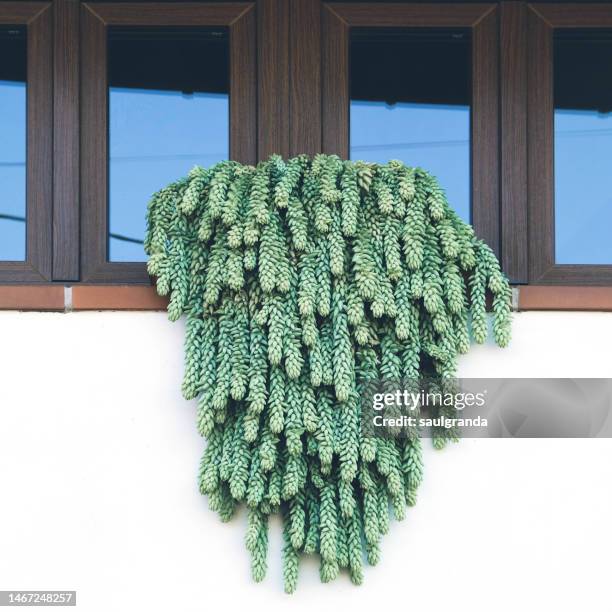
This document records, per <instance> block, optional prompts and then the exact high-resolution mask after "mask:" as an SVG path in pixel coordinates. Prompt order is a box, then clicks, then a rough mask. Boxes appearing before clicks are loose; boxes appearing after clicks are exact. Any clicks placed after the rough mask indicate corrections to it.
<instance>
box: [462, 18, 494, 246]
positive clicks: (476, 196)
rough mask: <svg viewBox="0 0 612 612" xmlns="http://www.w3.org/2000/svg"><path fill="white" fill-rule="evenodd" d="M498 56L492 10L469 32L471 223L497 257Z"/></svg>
mask: <svg viewBox="0 0 612 612" xmlns="http://www.w3.org/2000/svg"><path fill="white" fill-rule="evenodd" d="M456 8H459V7H456ZM498 54H499V43H498V10H497V9H495V10H490V11H488V12H487V13H486V14H484V16H483V17H482V18H481V19H480V20H478V21H477V22H476V25H474V27H473V29H472V223H473V225H474V230H475V231H476V233H477V234H478V236H479V237H480V238H482V239H483V240H484V241H485V242H486V243H487V244H488V245H489V246H490V247H491V249H493V251H494V252H495V254H496V255H498V256H499V252H500V229H499V219H500V215H499V122H498V117H499V115H498V113H499V89H498V82H499V81H498Z"/></svg>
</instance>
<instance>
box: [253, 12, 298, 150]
mask: <svg viewBox="0 0 612 612" xmlns="http://www.w3.org/2000/svg"><path fill="white" fill-rule="evenodd" d="M290 7H291V8H292V7H293V5H292V3H291V4H290V3H288V2H286V0H259V1H258V3H257V34H258V40H259V41H261V42H260V44H258V45H257V51H258V68H259V70H258V93H259V96H258V107H259V108H258V129H257V134H258V138H257V148H258V159H266V158H267V157H269V156H270V155H272V154H274V153H277V154H278V155H282V156H283V157H286V156H288V155H289V154H290V153H289V108H290V106H289V11H290ZM263 41H265V42H263Z"/></svg>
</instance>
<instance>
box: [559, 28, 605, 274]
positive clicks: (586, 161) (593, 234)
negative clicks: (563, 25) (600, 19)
mask: <svg viewBox="0 0 612 612" xmlns="http://www.w3.org/2000/svg"><path fill="white" fill-rule="evenodd" d="M611 82H612V31H605V30H590V31H585V30H557V31H556V32H555V39H554V104H555V260H556V262H557V263H560V264H610V263H612V240H610V229H609V228H610V225H611V224H612V171H611V166H612V112H611V111H612V88H611V86H610V83H611Z"/></svg>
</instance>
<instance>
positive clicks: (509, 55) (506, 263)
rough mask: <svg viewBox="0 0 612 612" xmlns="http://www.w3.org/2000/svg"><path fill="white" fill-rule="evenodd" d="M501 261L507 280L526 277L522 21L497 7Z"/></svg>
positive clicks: (521, 9) (518, 13)
mask: <svg viewBox="0 0 612 612" xmlns="http://www.w3.org/2000/svg"><path fill="white" fill-rule="evenodd" d="M500 50H501V53H500V94H501V96H500V97H501V100H500V105H501V106H500V121H501V152H500V163H501V172H500V180H501V194H500V195H501V202H500V205H501V231H502V236H501V263H502V268H503V270H504V272H505V273H506V275H507V276H508V278H509V279H510V282H513V283H526V282H527V281H528V279H529V258H528V240H527V232H528V228H527V18H526V11H525V5H524V4H523V3H521V2H502V3H501V6H500Z"/></svg>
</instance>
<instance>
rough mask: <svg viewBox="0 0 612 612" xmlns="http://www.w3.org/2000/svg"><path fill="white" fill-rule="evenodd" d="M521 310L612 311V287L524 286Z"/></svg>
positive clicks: (520, 299) (520, 304) (521, 290)
mask: <svg viewBox="0 0 612 612" xmlns="http://www.w3.org/2000/svg"><path fill="white" fill-rule="evenodd" d="M518 309H519V310H586V311H593V310H599V311H607V312H610V311H612V287H561V286H553V285H524V286H522V287H520V288H519V299H518Z"/></svg>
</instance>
